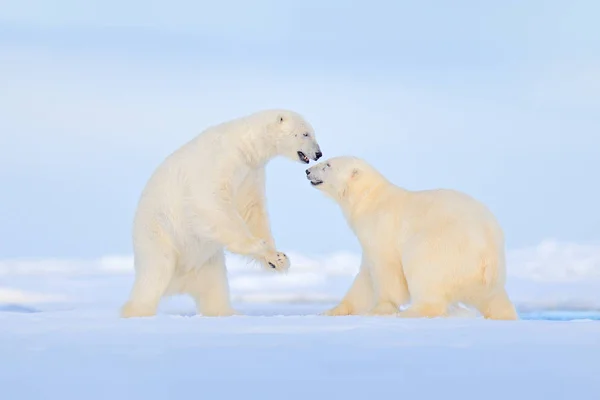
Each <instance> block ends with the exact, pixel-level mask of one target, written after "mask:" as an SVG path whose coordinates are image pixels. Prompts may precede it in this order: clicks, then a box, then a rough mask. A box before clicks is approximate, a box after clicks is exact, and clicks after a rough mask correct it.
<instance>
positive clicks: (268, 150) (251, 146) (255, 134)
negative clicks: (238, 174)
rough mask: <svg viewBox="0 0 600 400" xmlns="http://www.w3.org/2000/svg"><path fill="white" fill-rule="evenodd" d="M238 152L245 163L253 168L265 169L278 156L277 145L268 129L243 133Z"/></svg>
mask: <svg viewBox="0 0 600 400" xmlns="http://www.w3.org/2000/svg"><path fill="white" fill-rule="evenodd" d="M238 150H239V152H240V154H241V155H242V159H243V160H244V163H245V164H246V165H248V166H249V167H251V168H260V167H263V166H265V164H267V163H268V162H269V161H270V160H271V159H272V158H274V157H275V156H276V155H277V146H276V143H275V141H274V140H273V139H272V138H271V135H269V134H268V131H267V130H266V129H265V130H264V131H257V130H249V131H246V132H243V133H242V135H241V137H240V140H239V143H238Z"/></svg>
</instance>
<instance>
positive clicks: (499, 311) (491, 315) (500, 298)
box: [475, 288, 519, 321]
mask: <svg viewBox="0 0 600 400" xmlns="http://www.w3.org/2000/svg"><path fill="white" fill-rule="evenodd" d="M475 306H476V307H477V309H478V310H479V312H480V313H481V314H482V315H483V317H484V318H486V319H496V320H509V321H511V320H517V319H519V316H518V314H517V311H516V309H515V306H514V305H513V303H512V302H511V301H510V299H509V297H508V294H507V293H506V290H505V289H504V288H502V289H499V290H496V291H495V292H494V293H493V294H492V295H491V296H489V297H487V298H485V299H484V300H482V301H479V302H477V304H475Z"/></svg>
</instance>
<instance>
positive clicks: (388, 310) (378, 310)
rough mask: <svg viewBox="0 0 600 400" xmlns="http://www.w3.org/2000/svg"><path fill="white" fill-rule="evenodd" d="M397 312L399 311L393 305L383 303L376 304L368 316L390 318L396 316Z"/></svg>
mask: <svg viewBox="0 0 600 400" xmlns="http://www.w3.org/2000/svg"><path fill="white" fill-rule="evenodd" d="M399 312H400V310H399V309H398V307H397V306H396V305H395V304H392V303H390V302H385V303H377V304H376V305H375V307H373V309H371V311H369V313H368V314H369V315H371V316H392V315H397V314H398V313H399Z"/></svg>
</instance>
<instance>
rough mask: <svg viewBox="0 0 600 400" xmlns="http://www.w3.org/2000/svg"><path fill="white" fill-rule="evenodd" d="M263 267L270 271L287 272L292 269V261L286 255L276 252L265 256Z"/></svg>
mask: <svg viewBox="0 0 600 400" xmlns="http://www.w3.org/2000/svg"><path fill="white" fill-rule="evenodd" d="M263 265H264V266H265V268H267V269H270V270H275V271H277V272H285V271H287V270H288V269H289V268H290V260H289V259H288V256H286V255H285V253H280V252H274V253H271V254H268V255H267V256H265V260H264V263H263Z"/></svg>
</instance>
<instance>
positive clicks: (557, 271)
mask: <svg viewBox="0 0 600 400" xmlns="http://www.w3.org/2000/svg"><path fill="white" fill-rule="evenodd" d="M288 254H289V256H290V259H291V260H292V263H293V264H292V269H291V271H290V273H289V274H287V275H278V274H274V273H269V272H268V271H262V270H260V269H259V268H258V267H257V266H255V265H248V264H247V263H246V262H244V261H242V260H241V259H239V258H237V257H233V256H232V257H229V260H228V261H229V266H230V269H229V272H230V279H231V287H232V297H233V299H234V301H235V306H236V307H237V308H238V309H240V310H241V311H242V312H244V313H245V314H246V315H245V316H239V317H231V318H203V317H200V316H195V315H194V306H193V303H192V302H191V300H190V299H189V298H186V297H175V298H171V299H167V300H165V301H164V302H163V303H162V304H161V307H160V312H159V315H158V316H156V317H153V318H146V319H131V320H123V319H120V318H118V309H119V307H120V305H121V304H122V302H123V301H124V300H125V298H126V296H127V294H128V291H129V288H130V285H131V282H132V277H133V274H132V265H131V257H120V256H115V257H105V258H102V259H99V260H6V261H3V262H0V399H2V400H5V399H6V400H29V399H49V400H52V399H60V400H70V399H86V400H88V399H89V400H94V399H111V400H118V399H176V398H184V397H185V398H189V397H193V398H202V399H238V398H244V399H261V400H264V399H275V398H277V399H284V398H289V399H336V398H341V399H363V398H369V399H375V398H382V399H384V398H385V399H387V398H390V397H398V398H404V397H408V396H410V397H412V398H417V399H430V398H431V399H433V398H435V399H438V398H441V397H443V398H447V399H454V398H456V399H459V398H460V399H482V398H485V399H486V400H488V399H507V398H510V399H528V400H529V399H545V400H548V399H549V400H552V399H564V398H576V399H578V400H584V399H597V398H598V397H597V396H598V393H600V380H599V379H598V378H597V373H598V371H600V361H599V360H600V311H599V310H600V273H599V271H600V246H597V245H595V244H589V245H575V244H569V243H566V244H565V243H560V242H556V241H548V242H545V243H542V244H540V245H539V246H536V247H533V248H529V249H520V250H516V251H511V252H509V256H508V260H509V281H508V288H509V292H510V295H511V297H512V298H513V299H514V301H515V303H516V304H517V306H518V309H519V312H520V314H521V317H522V319H521V320H520V321H514V322H501V321H485V320H482V319H481V318H479V317H477V316H476V315H473V314H472V313H470V312H468V311H464V312H462V313H457V314H456V315H455V316H454V317H453V318H448V319H434V320H401V319H397V318H381V317H380V318H367V317H340V318H329V317H321V316H317V315H316V314H318V313H319V312H321V311H323V310H325V309H326V308H328V307H330V306H332V305H333V304H334V303H335V302H336V301H337V300H338V299H339V298H340V297H341V296H342V295H343V293H344V292H345V290H346V289H347V288H348V286H349V284H350V282H351V280H352V278H353V275H354V274H355V273H356V271H357V268H358V263H359V262H360V257H359V255H358V254H351V253H338V254H332V255H326V256H320V257H307V256H303V255H299V254H294V253H293V252H289V253H288Z"/></svg>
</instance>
